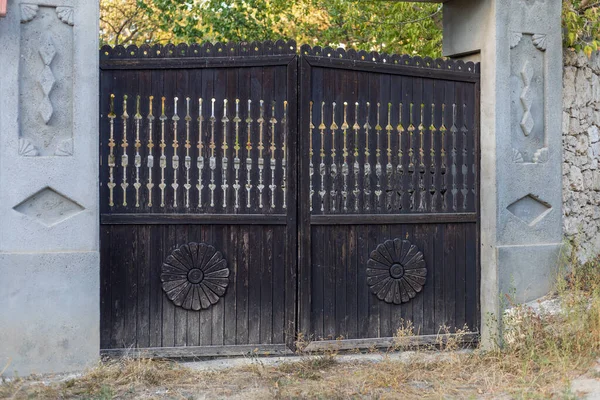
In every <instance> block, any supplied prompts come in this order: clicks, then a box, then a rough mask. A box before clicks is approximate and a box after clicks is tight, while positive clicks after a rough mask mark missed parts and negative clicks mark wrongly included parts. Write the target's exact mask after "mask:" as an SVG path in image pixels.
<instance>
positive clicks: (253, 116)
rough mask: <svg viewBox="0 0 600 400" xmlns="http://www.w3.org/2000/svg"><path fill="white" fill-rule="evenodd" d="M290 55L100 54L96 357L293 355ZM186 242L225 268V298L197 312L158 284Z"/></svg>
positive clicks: (158, 50) (261, 47)
mask: <svg viewBox="0 0 600 400" xmlns="http://www.w3.org/2000/svg"><path fill="white" fill-rule="evenodd" d="M290 46H292V47H291V48H290ZM295 52H296V49H295V44H294V43H285V42H281V41H279V42H276V43H271V42H265V43H252V44H247V45H229V44H227V45H223V44H219V45H215V46H213V45H209V44H205V45H201V46H197V45H192V46H154V47H148V46H141V47H140V48H137V47H129V48H127V49H125V48H123V47H117V48H115V49H111V48H109V47H104V48H103V49H102V50H101V87H102V90H101V104H102V106H101V110H100V118H101V130H102V134H101V138H100V150H101V168H100V181H101V209H102V215H101V223H102V225H101V235H100V236H101V249H102V250H101V265H102V266H101V282H102V287H101V314H102V317H101V348H102V349H126V348H156V347H160V348H171V347H179V346H194V347H197V346H201V347H202V346H211V347H210V348H207V349H206V350H205V351H204V350H202V351H199V350H193V348H192V350H191V354H192V353H193V354H200V353H202V354H208V353H210V352H211V351H212V352H213V353H214V350H215V349H221V350H222V349H223V348H225V349H230V350H231V349H233V350H231V351H234V352H236V351H243V352H246V350H244V349H247V348H249V347H248V346H250V347H252V345H255V346H257V347H260V348H261V349H262V348H266V347H265V346H267V347H268V346H271V345H275V344H277V345H286V346H287V347H288V348H289V347H291V346H292V345H293V343H294V340H295V332H296V329H295V323H296V322H295V321H296V259H297V250H296V249H297V239H296V235H297V234H296V230H297V228H296V191H297V187H296V183H295V182H296V154H297V149H296V138H297V112H296V110H295V107H296V104H297V99H296V96H297V83H296V80H297V73H296V69H297V61H296V57H297V56H296V54H295ZM111 96H114V97H111ZM125 96H127V98H125ZM138 96H139V100H138ZM151 96H152V97H151ZM163 97H164V100H163ZM176 98H177V99H176ZM188 98H189V107H188ZM200 99H202V100H200ZM213 99H214V100H213ZM138 101H139V103H138ZM138 104H139V105H138ZM163 105H164V106H163ZM176 105H177V109H175V106H176ZM188 243H206V244H207V245H210V246H213V247H214V248H215V249H216V251H219V252H220V253H221V254H222V256H223V259H224V260H226V262H227V267H228V268H229V276H228V280H229V284H228V285H227V288H226V291H225V293H224V294H223V295H222V296H221V298H220V299H218V301H217V302H216V303H215V304H213V305H211V306H209V307H208V308H207V309H201V310H198V311H194V310H187V309H184V308H183V307H180V306H177V305H175V304H174V302H173V301H171V300H170V299H169V298H168V297H167V296H166V294H165V292H164V290H163V282H162V281H161V279H162V278H161V274H162V270H161V269H162V268H163V263H165V262H166V261H167V259H168V257H169V255H170V254H171V253H172V252H173V251H174V250H175V249H177V248H179V247H180V246H182V245H185V244H188ZM205 264H206V262H205ZM205 272H206V271H205ZM176 273H180V272H176ZM195 273H196V274H198V272H195ZM184 278H185V277H184ZM197 278H198V276H195V278H194V279H197ZM217 289H218V288H217ZM194 290H196V288H194ZM192 294H193V293H192ZM237 345H244V346H246V347H244V348H242V347H231V346H237ZM214 346H226V347H214ZM275 348H276V347H274V349H275ZM240 349H241V350H240ZM221 350H219V351H221ZM198 351H199V352H198ZM228 351H229V350H228ZM207 352H208V353H207ZM153 354H154V353H153Z"/></svg>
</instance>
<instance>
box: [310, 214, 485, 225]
mask: <svg viewBox="0 0 600 400" xmlns="http://www.w3.org/2000/svg"><path fill="white" fill-rule="evenodd" d="M477 219H478V217H477V213H458V214H449V213H448V214H443V213H439V214H434V213H431V214H361V215H352V214H345V215H312V216H311V217H310V223H311V225H399V224H451V223H465V222H477Z"/></svg>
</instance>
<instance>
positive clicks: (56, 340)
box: [0, 252, 100, 376]
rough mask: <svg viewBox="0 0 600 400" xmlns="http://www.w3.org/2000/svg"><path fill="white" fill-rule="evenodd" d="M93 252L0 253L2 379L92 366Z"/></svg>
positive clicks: (95, 333)
mask: <svg viewBox="0 0 600 400" xmlns="http://www.w3.org/2000/svg"><path fill="white" fill-rule="evenodd" d="M98 263H99V255H98V253H97V252H75V253H21V254H16V253H0V277H2V279H0V310H2V312H0V365H2V367H4V365H5V364H7V365H8V367H7V369H6V372H5V374H7V375H8V376H11V375H19V376H24V375H28V374H31V373H45V372H56V371H61V372H69V371H78V370H81V369H83V368H85V367H88V366H90V365H93V363H95V362H96V360H98V357H99V350H100V334H99V333H100V301H99V296H98V295H97V293H98V292H99V288H100V277H99V273H98Z"/></svg>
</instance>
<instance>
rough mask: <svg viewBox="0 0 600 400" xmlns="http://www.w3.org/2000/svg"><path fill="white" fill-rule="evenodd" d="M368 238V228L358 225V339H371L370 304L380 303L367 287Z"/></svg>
mask: <svg viewBox="0 0 600 400" xmlns="http://www.w3.org/2000/svg"><path fill="white" fill-rule="evenodd" d="M367 241H368V238H367V226H366V225H356V248H357V257H356V261H357V265H356V269H357V271H358V274H357V293H358V296H357V301H358V307H357V309H358V312H357V314H358V318H357V321H358V338H366V337H369V336H368V334H369V304H370V303H372V302H373V301H378V300H377V298H376V297H375V295H374V294H372V293H371V291H370V290H369V287H368V285H367V276H366V268H365V265H367V260H368V259H369V253H370V252H369V246H368V243H367Z"/></svg>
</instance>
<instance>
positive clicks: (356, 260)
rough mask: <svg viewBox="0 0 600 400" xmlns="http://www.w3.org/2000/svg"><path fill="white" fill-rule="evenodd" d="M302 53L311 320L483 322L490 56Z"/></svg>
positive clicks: (312, 331) (304, 264) (307, 310)
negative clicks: (482, 179)
mask: <svg viewBox="0 0 600 400" xmlns="http://www.w3.org/2000/svg"><path fill="white" fill-rule="evenodd" d="M300 53H301V57H302V59H301V62H300V66H301V68H300V85H301V88H302V90H301V93H300V104H299V106H300V110H301V115H300V133H301V141H300V153H301V154H302V155H303V157H301V158H300V173H299V182H300V196H299V199H300V200H299V216H300V220H301V221H302V223H303V224H304V225H303V226H301V228H300V249H299V254H300V260H301V262H300V264H299V277H300V280H299V285H300V286H299V296H300V298H299V310H300V313H299V324H300V325H299V329H300V331H301V332H302V333H303V334H304V335H305V337H308V338H310V339H311V340H328V339H329V340H330V339H338V338H344V339H357V340H358V339H364V338H371V339H373V338H385V337H390V336H393V335H394V334H395V333H396V331H397V330H398V328H400V327H401V326H402V324H405V325H406V324H409V323H410V324H412V325H413V329H414V332H415V334H417V335H433V334H437V333H438V332H439V331H440V329H441V327H447V328H448V329H449V330H450V331H451V332H453V331H455V330H456V329H464V328H466V329H468V330H470V331H474V332H476V331H478V330H479V327H480V318H479V264H478V253H477V249H478V247H479V246H478V243H479V228H478V226H479V225H478V222H479V200H478V199H479V184H478V179H479V176H478V169H479V136H478V134H479V126H478V112H479V111H478V101H479V98H478V92H479V87H478V82H479V66H478V65H476V64H473V63H463V62H460V61H458V62H457V61H452V60H448V61H445V60H432V59H428V58H425V59H421V58H419V57H414V58H411V57H408V56H396V55H387V54H376V53H366V52H354V51H348V52H345V51H344V50H339V49H338V50H334V49H331V48H323V49H321V48H310V47H307V46H303V47H302V48H301V49H300ZM306 155H308V157H306ZM307 198H308V201H306V199H307ZM390 240H392V241H393V240H396V241H395V242H389V241H390ZM404 241H407V242H404ZM386 242H387V244H386ZM391 243H396V244H395V246H396V247H395V248H392V249H391V250H390V251H389V252H388V250H386V246H388V248H391V247H393V246H394V245H392V244H391ZM390 246H391V247H390ZM407 246H414V250H411V252H408V250H403V249H408V247H407ZM382 249H383V250H382ZM403 251H406V252H408V253H402V252H403ZM417 251H418V252H420V253H419V254H417V253H416V252H417ZM373 253H379V254H383V255H382V256H381V257H380V258H379V261H377V262H375V261H371V260H370V259H371V258H373ZM401 253H402V254H401ZM406 254H411V255H410V256H406ZM413 256H414V257H413ZM403 257H404V259H403ZM411 257H412V259H411ZM415 257H416V258H415ZM405 262H406V263H408V264H410V263H411V262H413V263H416V264H415V265H418V269H416V270H412V272H411V271H410V270H408V269H404V268H409V266H408V264H405ZM372 263H374V264H372ZM388 267H389V272H388V270H387V268H388ZM394 268H395V269H396V271H394V270H393V269H394ZM398 271H401V272H398ZM403 273H405V275H402V274H403ZM406 274H413V275H411V276H409V277H408V278H406ZM314 346H317V344H315V345H314ZM314 346H313V347H314Z"/></svg>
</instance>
